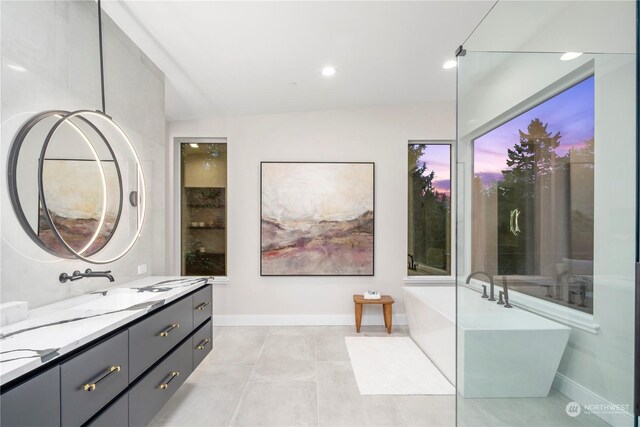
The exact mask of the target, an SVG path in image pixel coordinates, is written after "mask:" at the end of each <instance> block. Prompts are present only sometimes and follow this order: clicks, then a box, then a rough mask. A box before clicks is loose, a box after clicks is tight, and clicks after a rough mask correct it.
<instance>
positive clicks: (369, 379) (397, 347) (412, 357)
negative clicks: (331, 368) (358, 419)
mask: <svg viewBox="0 0 640 427" xmlns="http://www.w3.org/2000/svg"><path fill="white" fill-rule="evenodd" d="M345 341H346V343H347V350H348V351H349V357H350V358H351V366H352V367H353V373H354V374H355V376H356V381H357V382H358V388H359V389H360V394H367V395H371V394H441V395H442V394H454V393H455V388H454V387H453V385H451V383H450V382H449V381H448V380H447V379H446V378H445V376H444V375H442V373H441V372H440V371H439V370H438V368H436V366H435V365H434V364H433V362H431V360H429V358H428V357H427V356H426V355H425V354H424V353H423V352H422V351H421V350H420V348H419V347H418V346H417V345H416V344H415V343H414V342H413V340H412V339H411V338H409V337H345ZM451 357H455V355H454V354H452V355H451Z"/></svg>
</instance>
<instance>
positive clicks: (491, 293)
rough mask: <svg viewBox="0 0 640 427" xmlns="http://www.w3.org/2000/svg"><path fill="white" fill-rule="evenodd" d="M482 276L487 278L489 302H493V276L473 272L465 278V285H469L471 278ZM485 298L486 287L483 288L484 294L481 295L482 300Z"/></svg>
mask: <svg viewBox="0 0 640 427" xmlns="http://www.w3.org/2000/svg"><path fill="white" fill-rule="evenodd" d="M479 274H481V275H483V276H487V278H488V279H489V301H495V300H496V297H495V295H494V290H493V276H491V275H489V273H486V272H484V271H474V272H473V273H471V274H470V275H468V276H467V282H466V283H467V285H468V284H469V282H470V281H471V278H472V277H473V276H477V275H479ZM486 296H487V291H486V286H485V288H484V292H483V294H482V298H486Z"/></svg>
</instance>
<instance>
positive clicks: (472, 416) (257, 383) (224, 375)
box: [152, 326, 608, 427]
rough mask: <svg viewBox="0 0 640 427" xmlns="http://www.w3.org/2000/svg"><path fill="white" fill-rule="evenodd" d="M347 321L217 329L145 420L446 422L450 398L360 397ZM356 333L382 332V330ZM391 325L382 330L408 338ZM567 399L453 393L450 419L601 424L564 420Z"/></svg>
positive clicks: (280, 426)
mask: <svg viewBox="0 0 640 427" xmlns="http://www.w3.org/2000/svg"><path fill="white" fill-rule="evenodd" d="M354 335H356V333H355V328H354V327H353V326H304V327H297V326H283V327H217V328H215V329H214V341H213V351H212V352H211V353H210V354H209V356H207V358H206V359H205V360H204V361H203V362H202V364H201V365H200V366H199V367H198V368H197V369H196V371H195V372H194V373H193V374H192V375H191V377H189V379H188V380H187V381H186V382H185V384H184V385H183V386H182V387H181V388H180V390H178V392H177V393H176V394H175V395H174V396H173V398H172V399H171V400H170V401H169V403H168V404H167V405H166V406H165V407H164V408H163V410H162V411H161V412H160V413H159V414H158V416H157V417H156V418H155V419H154V421H153V422H152V426H154V427H159V426H185V427H186V426H188V427H196V426H249V427H259V426H271V427H288V426H331V427H343V426H344V427H346V426H363V427H374V426H392V427H395V426H425V427H453V426H454V425H455V410H456V409H455V406H456V402H455V397H454V396H361V395H360V393H359V391H358V386H357V384H356V380H355V378H354V375H353V371H352V369H351V363H350V362H349V354H348V352H347V347H346V345H345V341H344V337H345V336H354ZM360 335H363V336H387V334H386V331H385V330H384V328H383V327H382V326H363V327H362V332H361V334H360ZM407 335H408V329H407V327H406V326H395V327H394V329H393V334H392V335H391V336H407ZM568 401H569V400H568V399H567V398H566V397H565V396H563V395H562V394H560V393H558V392H555V391H552V393H551V395H550V396H549V398H547V399H459V402H458V405H459V417H458V418H459V419H458V425H460V426H465V427H472V426H504V427H512V426H513V427H551V426H554V427H555V426H558V427H560V426H563V427H564V426H567V427H584V426H597V427H604V426H608V424H606V423H604V422H602V421H601V420H600V419H599V418H597V417H595V416H593V415H590V414H584V413H583V414H581V415H580V416H578V417H577V418H570V417H568V416H567V415H566V413H565V412H564V407H565V405H566V403H568Z"/></svg>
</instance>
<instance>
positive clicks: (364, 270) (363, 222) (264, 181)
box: [260, 161, 375, 277]
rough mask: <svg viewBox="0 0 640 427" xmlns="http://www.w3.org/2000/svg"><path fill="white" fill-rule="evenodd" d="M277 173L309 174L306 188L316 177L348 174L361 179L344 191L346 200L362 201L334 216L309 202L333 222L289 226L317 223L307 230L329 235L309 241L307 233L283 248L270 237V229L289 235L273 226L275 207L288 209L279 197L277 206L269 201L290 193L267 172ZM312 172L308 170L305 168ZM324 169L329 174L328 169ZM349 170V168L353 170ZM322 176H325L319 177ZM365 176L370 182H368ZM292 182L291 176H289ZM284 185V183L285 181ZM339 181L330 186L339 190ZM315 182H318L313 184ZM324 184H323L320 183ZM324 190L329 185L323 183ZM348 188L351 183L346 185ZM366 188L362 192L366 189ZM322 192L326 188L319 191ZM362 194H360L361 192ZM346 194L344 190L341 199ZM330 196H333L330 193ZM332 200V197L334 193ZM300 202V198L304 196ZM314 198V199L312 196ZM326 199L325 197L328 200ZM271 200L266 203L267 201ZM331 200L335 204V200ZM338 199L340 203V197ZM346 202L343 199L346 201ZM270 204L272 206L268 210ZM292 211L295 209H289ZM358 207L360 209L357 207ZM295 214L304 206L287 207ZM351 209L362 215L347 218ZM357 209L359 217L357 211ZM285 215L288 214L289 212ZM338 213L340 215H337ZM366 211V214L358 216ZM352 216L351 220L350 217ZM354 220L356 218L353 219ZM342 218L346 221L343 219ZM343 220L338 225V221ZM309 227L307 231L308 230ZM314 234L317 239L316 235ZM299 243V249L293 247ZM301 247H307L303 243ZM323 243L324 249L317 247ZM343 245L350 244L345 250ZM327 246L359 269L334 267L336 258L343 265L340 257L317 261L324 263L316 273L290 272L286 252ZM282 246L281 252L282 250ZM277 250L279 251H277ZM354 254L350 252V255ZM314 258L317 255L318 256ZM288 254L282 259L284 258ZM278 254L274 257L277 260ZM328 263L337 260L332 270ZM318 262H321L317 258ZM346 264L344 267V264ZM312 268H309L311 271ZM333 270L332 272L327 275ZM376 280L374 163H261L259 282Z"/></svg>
mask: <svg viewBox="0 0 640 427" xmlns="http://www.w3.org/2000/svg"><path fill="white" fill-rule="evenodd" d="M274 167H276V168H277V167H279V168H283V169H290V170H294V171H296V172H298V173H300V172H301V171H302V172H305V170H306V169H308V170H307V171H306V173H308V176H304V177H301V180H302V181H303V182H314V181H313V180H314V177H313V176H312V175H313V174H314V173H316V174H317V172H318V171H322V170H323V169H324V170H325V173H327V174H331V173H334V174H336V173H337V174H342V175H347V176H349V174H350V173H352V174H355V175H354V176H357V179H356V180H355V181H356V182H354V183H352V185H354V187H353V188H350V187H348V186H347V187H344V192H345V194H357V195H358V197H356V198H354V200H355V199H357V200H358V201H359V204H358V203H356V202H354V201H350V202H349V203H350V206H346V205H345V206H336V207H335V212H332V208H331V207H329V206H326V205H327V203H324V204H323V203H322V202H319V203H314V202H317V200H313V199H311V200H307V202H309V204H310V205H313V206H317V205H320V206H322V211H323V215H327V214H328V215H329V216H331V215H334V217H332V218H331V219H322V218H315V219H309V218H297V217H293V218H288V219H287V221H288V222H289V223H290V224H296V225H297V226H300V224H301V223H305V222H307V223H313V225H314V226H317V227H311V226H310V225H309V224H303V229H305V230H311V229H314V230H315V229H316V228H319V229H320V230H322V228H323V227H324V228H325V231H313V232H311V233H312V236H311V237H309V236H308V235H309V232H308V231H307V232H306V233H302V232H300V233H299V236H298V237H296V235H295V232H297V231H299V230H294V233H293V234H294V235H293V236H290V237H289V239H290V242H289V243H288V244H287V245H286V246H282V244H283V242H282V241H280V242H278V241H277V239H275V240H274V239H273V238H271V237H273V233H270V231H269V229H268V227H271V228H272V229H273V228H276V230H277V231H278V230H280V231H282V230H285V229H286V230H291V228H283V227H280V226H279V224H277V223H276V224H274V223H273V222H272V220H273V218H271V217H270V215H269V214H270V213H271V212H272V210H273V209H272V206H271V204H274V203H275V204H279V203H285V204H286V203H287V202H286V201H284V200H280V197H276V198H275V199H276V200H275V201H273V200H269V196H268V195H269V194H270V192H277V191H276V190H278V191H281V192H282V191H284V192H285V193H286V192H287V190H286V188H287V187H286V186H283V182H282V181H281V182H277V179H276V180H275V181H274V177H273V176H270V174H269V172H268V171H267V173H266V175H265V171H266V169H268V168H274ZM307 167H308V168H307ZM325 167H326V168H325ZM350 167H351V168H350ZM321 175H322V174H321ZM365 175H366V176H365ZM287 176H289V175H287ZM334 178H337V176H336V177H334ZM285 181H286V180H285ZM337 181H338V180H337V179H334V180H333V182H332V184H333V185H334V186H335V182H337ZM315 183H316V182H314V184H315ZM321 184H322V182H321ZM325 184H326V183H325ZM358 184H359V185H360V186H361V187H362V188H356V187H355V185H358ZM347 185H349V183H347ZM365 186H366V187H367V188H364V187H365ZM319 188H324V187H322V186H321V185H320V186H319ZM360 190H362V191H360ZM342 192H343V189H341V191H340V193H342ZM328 194H329V193H328ZM331 194H332V193H331ZM301 196H302V195H301ZM308 197H313V196H308ZM325 197H326V195H325ZM265 199H267V200H265ZM332 199H333V198H332ZM337 199H340V197H337ZM342 199H345V196H344V195H343V196H342ZM270 203H271V204H270ZM334 203H335V204H338V202H334V201H332V202H331V204H334ZM289 204H290V205H291V203H289ZM356 205H357V206H356ZM287 207H288V208H292V209H291V210H293V211H295V210H296V209H298V210H299V209H301V208H300V206H287ZM349 208H350V209H351V212H356V211H357V212H359V214H358V215H355V214H353V213H351V214H347V213H345V212H347V211H348V210H349ZM358 209H359V211H358ZM285 210H286V209H285ZM338 211H339V212H338ZM360 211H362V212H360ZM348 215H351V216H352V217H348ZM354 215H355V216H354ZM342 217H344V218H342ZM337 218H340V219H337ZM304 226H306V228H304ZM313 233H316V234H315V235H313ZM294 241H295V244H294V243H293V242H294ZM300 242H303V243H300ZM319 242H320V243H319ZM345 242H349V244H346V243H345ZM321 243H322V244H326V245H327V246H330V248H329V249H332V250H335V251H336V252H337V253H338V254H340V256H341V257H343V258H344V257H346V258H347V260H348V259H352V260H354V261H356V265H355V266H354V265H350V266H349V268H346V267H345V265H341V264H340V263H337V264H336V262H335V260H336V258H337V259H340V260H341V261H342V258H340V257H326V258H325V259H322V258H320V259H319V261H321V262H324V264H323V266H324V267H323V268H320V269H317V270H314V269H313V268H305V267H304V266H302V267H300V266H295V267H293V266H291V265H290V264H287V262H286V261H287V259H286V256H287V255H288V254H287V253H284V252H283V251H284V250H285V249H286V250H287V251H295V250H297V249H300V248H302V249H306V248H307V247H308V246H309V247H311V246H313V245H315V246H317V245H320V244H321ZM278 244H280V246H278ZM274 245H275V246H274ZM349 247H350V248H351V250H350V249H349ZM314 252H316V253H317V252H318V251H317V250H315V251H314ZM283 253H284V256H281V255H282V254H283ZM274 254H275V255H274ZM297 255H299V256H296V257H291V258H290V259H294V260H295V261H299V260H300V258H305V256H306V255H308V254H305V253H304V252H303V253H300V254H297ZM330 258H333V260H334V263H333V264H331V262H330V261H331V260H330ZM274 259H275V260H277V261H278V262H279V263H280V265H279V266H274V265H272V264H273V260H274ZM316 261H318V259H317V258H316ZM345 262H346V261H345ZM307 267H309V266H307ZM328 269H330V271H329V270H328ZM374 275H375V163H374V162H366V161H356V162H339V161H335V162H333V161H323V162H319V161H262V162H260V276H262V277H287V276H289V277H347V276H355V277H371V276H374Z"/></svg>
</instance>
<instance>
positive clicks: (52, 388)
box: [0, 366, 60, 427]
mask: <svg viewBox="0 0 640 427" xmlns="http://www.w3.org/2000/svg"><path fill="white" fill-rule="evenodd" d="M59 397H60V368H59V367H58V366H56V367H55V368H51V369H49V370H48V371H45V372H43V373H42V374H40V375H38V376H37V377H34V378H31V379H30V380H29V381H27V382H25V383H24V384H21V385H19V386H18V387H16V388H14V389H11V390H9V391H8V392H6V393H4V394H3V395H2V396H0V425H2V426H11V427H14V426H16V427H18V426H25V427H26V426H29V427H31V426H33V427H36V426H38V427H39V426H59V425H60V398H59Z"/></svg>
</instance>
